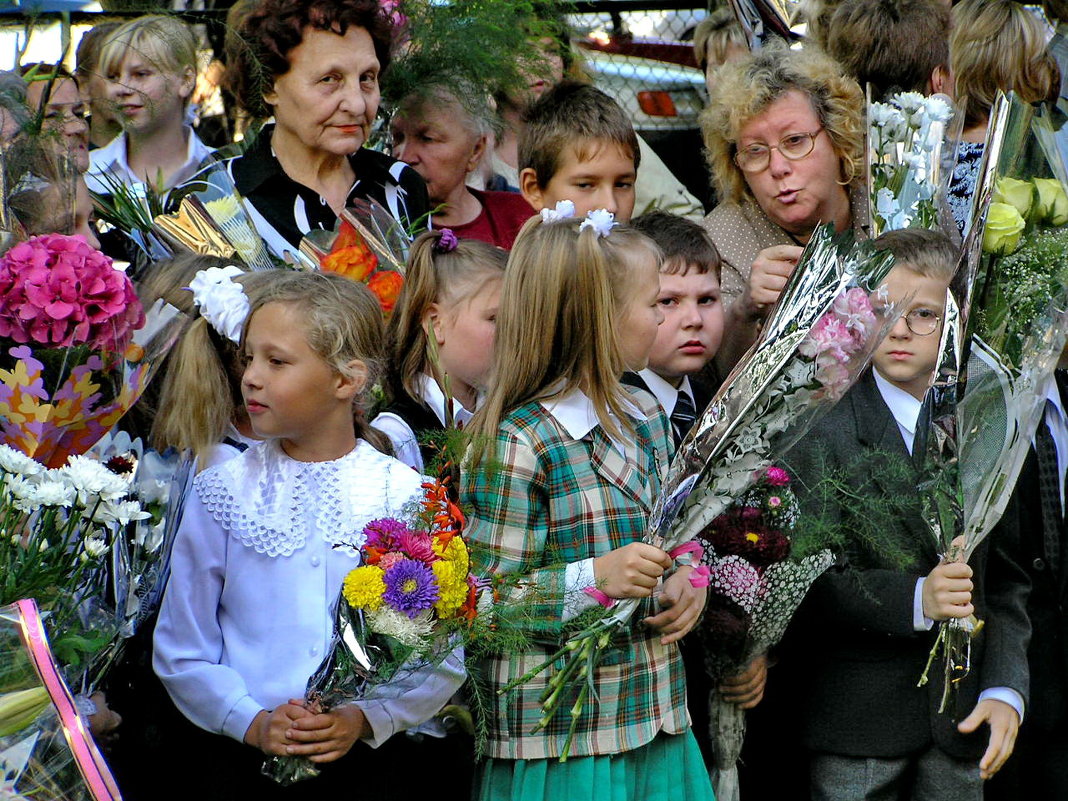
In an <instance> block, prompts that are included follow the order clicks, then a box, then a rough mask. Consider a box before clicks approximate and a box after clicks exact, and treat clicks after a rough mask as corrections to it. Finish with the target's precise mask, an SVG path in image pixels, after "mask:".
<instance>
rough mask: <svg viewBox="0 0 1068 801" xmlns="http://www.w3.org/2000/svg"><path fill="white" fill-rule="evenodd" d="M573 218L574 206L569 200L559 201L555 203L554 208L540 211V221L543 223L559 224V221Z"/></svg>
mask: <svg viewBox="0 0 1068 801" xmlns="http://www.w3.org/2000/svg"><path fill="white" fill-rule="evenodd" d="M574 216H575V204H574V203H572V202H571V201H570V200H559V201H557V203H556V208H553V209H542V210H541V221H542V222H543V223H554V222H560V220H569V219H571V218H572V217H574Z"/></svg>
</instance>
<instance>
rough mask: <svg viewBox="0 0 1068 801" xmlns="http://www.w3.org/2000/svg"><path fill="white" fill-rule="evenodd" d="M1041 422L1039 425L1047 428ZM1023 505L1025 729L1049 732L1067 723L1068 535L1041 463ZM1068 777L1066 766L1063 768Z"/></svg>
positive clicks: (1031, 465)
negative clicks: (1027, 590) (1045, 488)
mask: <svg viewBox="0 0 1068 801" xmlns="http://www.w3.org/2000/svg"><path fill="white" fill-rule="evenodd" d="M1057 383H1058V385H1059V387H1060V392H1061V397H1062V398H1065V397H1068V375H1066V373H1065V371H1064V370H1058V371H1057ZM1045 424H1046V423H1045V420H1044V419H1043V421H1042V423H1041V425H1045ZM1016 493H1017V497H1018V500H1019V519H1020V532H1021V536H1020V555H1019V561H1020V564H1021V566H1022V567H1023V568H1024V569H1025V570H1026V571H1027V574H1028V576H1029V577H1030V579H1031V594H1030V597H1029V598H1028V601H1027V614H1028V616H1029V617H1030V619H1031V626H1032V632H1031V644H1030V647H1029V648H1028V660H1029V662H1030V666H1031V687H1032V696H1033V697H1034V698H1035V699H1036V700H1041V703H1036V704H1035V706H1034V707H1033V708H1032V709H1030V710H1029V711H1028V714H1027V721H1026V725H1027V726H1028V727H1030V728H1031V729H1032V730H1034V731H1035V732H1043V731H1050V730H1052V729H1054V728H1055V727H1057V726H1063V725H1065V724H1066V722H1068V614H1065V609H1066V607H1068V532H1066V531H1065V520H1064V517H1063V515H1062V514H1061V507H1060V499H1059V498H1056V497H1049V496H1048V495H1047V493H1044V492H1042V491H1041V483H1040V480H1039V465H1038V457H1037V455H1036V454H1035V451H1034V449H1033V448H1032V449H1031V453H1029V454H1028V456H1027V461H1026V462H1025V463H1024V468H1023V471H1022V472H1021V474H1020V480H1019V481H1018V482H1017V484H1016ZM1065 770H1066V771H1068V765H1066V766H1065Z"/></svg>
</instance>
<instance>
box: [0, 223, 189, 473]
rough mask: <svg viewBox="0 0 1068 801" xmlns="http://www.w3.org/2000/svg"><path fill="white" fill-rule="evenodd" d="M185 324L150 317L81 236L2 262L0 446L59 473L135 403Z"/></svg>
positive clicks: (161, 310) (31, 246)
mask: <svg viewBox="0 0 1068 801" xmlns="http://www.w3.org/2000/svg"><path fill="white" fill-rule="evenodd" d="M182 322H183V319H182V318H181V315H180V314H179V313H178V311H177V310H176V309H174V308H173V307H170V306H167V305H165V304H162V303H160V304H157V305H156V306H154V307H153V308H152V309H150V310H149V314H148V316H147V324H146V315H145V312H144V311H143V310H142V308H141V304H140V303H139V302H138V300H137V296H136V294H135V291H134V287H133V284H132V283H131V282H130V280H129V278H128V277H127V276H126V274H125V273H124V272H122V271H121V270H119V269H117V268H116V267H114V265H113V264H112V261H111V259H109V258H108V257H107V256H105V255H104V254H103V253H100V252H99V251H97V250H94V249H93V248H91V247H90V246H89V245H87V244H86V243H85V240H84V239H83V238H82V237H80V236H63V235H60V234H51V235H44V236H37V237H33V238H31V239H29V240H27V241H25V242H20V243H18V244H17V245H15V246H14V247H12V248H11V249H10V250H8V251H7V252H6V253H5V254H3V256H0V442H3V443H5V444H7V445H10V446H12V447H14V448H17V449H18V450H21V451H22V452H23V453H25V454H27V455H28V456H31V457H33V458H34V459H36V460H38V461H39V462H41V463H42V464H45V465H47V466H50V467H57V466H60V465H62V464H64V463H65V462H66V461H67V458H68V457H69V456H71V455H73V454H80V453H85V452H86V451H87V450H88V449H89V448H90V447H92V445H93V444H94V443H95V442H97V441H98V440H99V439H100V438H101V437H103V436H104V434H105V433H107V431H108V430H109V429H110V428H111V427H112V426H114V425H115V423H116V422H117V421H118V420H119V418H120V417H122V415H123V414H125V413H126V411H127V410H129V408H130V407H131V406H132V405H133V404H134V403H135V402H136V401H137V399H138V398H139V397H140V396H141V393H142V391H143V390H144V388H145V386H146V385H147V383H148V381H149V379H150V378H151V377H152V375H153V374H154V372H155V370H156V368H157V367H158V366H159V364H160V363H161V361H162V359H163V356H164V355H166V353H167V351H168V350H169V348H170V347H171V345H173V344H174V341H175V340H176V338H177V337H178V335H179V333H180V330H181V324H182Z"/></svg>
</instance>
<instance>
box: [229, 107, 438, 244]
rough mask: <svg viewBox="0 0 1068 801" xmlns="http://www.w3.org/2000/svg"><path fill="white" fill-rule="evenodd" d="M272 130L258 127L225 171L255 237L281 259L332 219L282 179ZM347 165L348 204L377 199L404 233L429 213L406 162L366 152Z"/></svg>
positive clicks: (307, 192)
mask: <svg viewBox="0 0 1068 801" xmlns="http://www.w3.org/2000/svg"><path fill="white" fill-rule="evenodd" d="M273 129H274V126H273V125H267V126H264V128H263V129H262V130H261V131H260V132H259V134H258V135H257V136H256V138H255V140H254V141H253V142H252V143H251V144H250V145H249V147H248V148H247V149H246V150H245V152H244V153H242V154H241V155H239V156H235V157H233V158H232V159H230V160H229V165H228V167H229V172H230V175H231V177H232V178H233V179H234V183H235V185H236V186H237V190H238V192H240V193H241V196H242V197H244V198H245V199H246V200H247V201H249V204H250V205H251V206H252V207H253V210H254V213H253V218H254V219H253V223H254V224H255V225H256V228H257V230H258V232H259V234H260V236H262V237H263V239H264V241H265V242H266V243H267V245H268V247H269V248H270V249H271V250H272V251H274V253H275V255H277V256H282V255H283V252H284V250H288V249H292V250H296V249H297V248H298V247H299V246H300V240H301V238H302V237H303V236H304V235H305V234H307V233H309V232H310V231H314V230H317V229H326V230H332V229H333V228H334V225H335V224H336V223H337V215H336V214H334V211H333V209H331V208H330V205H329V204H328V203H327V202H326V200H325V199H324V198H323V197H321V196H320V195H319V193H318V192H315V191H314V190H312V189H309V188H308V187H306V186H304V185H303V184H301V183H298V182H297V181H294V180H293V179H292V178H290V177H289V176H288V175H286V173H285V171H284V170H283V169H282V165H281V164H279V162H278V159H277V157H276V156H275V154H274V150H273V149H272V147H271V133H272V132H273ZM349 164H350V165H351V166H352V170H353V172H354V173H355V174H356V181H355V183H353V185H352V188H351V189H350V190H349V200H350V201H351V200H355V199H356V198H364V199H367V200H377V201H378V202H379V203H381V204H382V206H383V207H385V208H386V209H388V210H389V212H390V213H391V214H392V215H393V216H394V217H395V218H396V219H397V220H398V221H399V222H400V223H401V224H402V225H404V227H405V229H408V230H410V229H411V226H412V224H413V223H414V222H415V221H417V220H419V219H420V218H422V217H425V216H426V215H427V214H428V212H429V211H430V200H429V198H428V197H427V191H426V183H424V181H423V179H422V177H420V175H419V174H418V173H416V171H415V170H413V169H412V168H411V167H409V166H408V165H407V164H404V163H403V162H400V161H396V160H395V159H392V158H390V157H389V156H387V155H385V154H384V153H378V152H376V151H374V150H368V149H367V148H360V149H359V150H357V151H356V152H355V153H354V154H352V155H351V156H349Z"/></svg>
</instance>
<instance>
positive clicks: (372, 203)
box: [300, 199, 412, 316]
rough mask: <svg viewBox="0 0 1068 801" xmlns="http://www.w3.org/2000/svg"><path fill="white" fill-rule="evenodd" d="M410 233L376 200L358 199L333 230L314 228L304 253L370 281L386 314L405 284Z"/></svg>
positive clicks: (331, 269)
mask: <svg viewBox="0 0 1068 801" xmlns="http://www.w3.org/2000/svg"><path fill="white" fill-rule="evenodd" d="M411 243H412V237H411V235H410V234H409V232H407V231H405V230H404V228H403V226H401V224H400V223H399V222H397V220H396V219H394V218H393V216H392V215H391V214H390V213H389V212H388V211H386V209H385V208H383V207H382V205H381V204H380V203H378V201H376V200H363V199H357V200H355V201H354V202H353V205H352V206H349V207H348V208H346V209H345V210H344V211H342V212H341V216H340V217H339V218H338V221H337V228H336V230H334V231H312V232H311V233H310V234H308V235H307V236H305V237H304V239H302V240H301V243H300V250H301V253H302V254H304V255H305V256H306V257H307V258H309V259H311V260H314V263H315V264H317V265H318V268H319V269H320V270H322V271H323V272H328V273H337V274H338V275H343V276H345V277H346V278H351V279H352V280H353V281H357V282H359V283H361V284H366V285H367V288H368V289H369V290H371V292H372V294H374V296H375V297H376V298H378V303H379V305H380V306H381V307H382V313H383V314H385V315H386V316H388V315H389V314H390V313H392V311H393V307H394V306H395V305H396V304H397V298H398V296H399V295H400V291H401V288H402V287H403V286H404V270H405V264H406V262H407V260H408V250H409V248H410V247H411Z"/></svg>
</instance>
